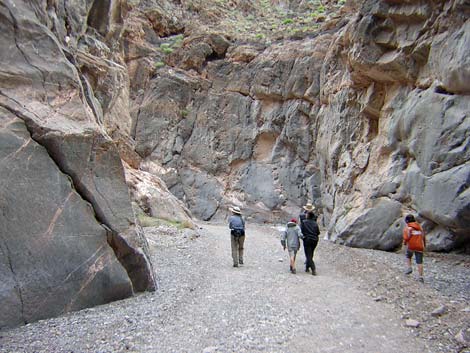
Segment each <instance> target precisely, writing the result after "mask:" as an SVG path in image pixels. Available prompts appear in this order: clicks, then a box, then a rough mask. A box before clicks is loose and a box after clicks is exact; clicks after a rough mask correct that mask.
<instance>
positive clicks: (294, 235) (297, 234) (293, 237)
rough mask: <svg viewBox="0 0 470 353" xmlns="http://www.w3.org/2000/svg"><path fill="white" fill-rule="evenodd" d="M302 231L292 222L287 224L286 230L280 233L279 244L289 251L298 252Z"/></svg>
mask: <svg viewBox="0 0 470 353" xmlns="http://www.w3.org/2000/svg"><path fill="white" fill-rule="evenodd" d="M300 238H302V231H301V230H300V227H299V226H297V224H296V223H294V222H289V223H287V227H286V229H285V230H284V231H283V232H282V233H281V244H282V245H283V246H284V245H285V246H287V248H288V249H289V250H299V248H300Z"/></svg>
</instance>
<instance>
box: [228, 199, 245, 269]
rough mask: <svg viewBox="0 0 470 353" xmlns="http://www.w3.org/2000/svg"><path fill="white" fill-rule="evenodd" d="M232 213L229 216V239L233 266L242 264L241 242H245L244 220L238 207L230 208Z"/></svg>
mask: <svg viewBox="0 0 470 353" xmlns="http://www.w3.org/2000/svg"><path fill="white" fill-rule="evenodd" d="M230 211H231V212H232V215H231V216H230V218H229V223H228V227H229V228H230V239H231V245H232V259H233V267H238V265H239V264H240V265H243V244H244V243H245V221H244V220H243V217H242V213H241V211H240V208H239V207H233V208H231V209H230Z"/></svg>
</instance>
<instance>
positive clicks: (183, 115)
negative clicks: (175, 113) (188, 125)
mask: <svg viewBox="0 0 470 353" xmlns="http://www.w3.org/2000/svg"><path fill="white" fill-rule="evenodd" d="M188 114H189V110H188V109H183V110H181V116H182V117H183V118H186V117H187V116H188Z"/></svg>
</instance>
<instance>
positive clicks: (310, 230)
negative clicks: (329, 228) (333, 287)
mask: <svg viewBox="0 0 470 353" xmlns="http://www.w3.org/2000/svg"><path fill="white" fill-rule="evenodd" d="M300 229H301V231H302V234H303V239H302V240H303V243H304V252H305V258H306V262H305V272H308V271H309V269H311V270H312V275H316V274H317V272H316V268H315V262H314V261H313V255H314V253H315V248H316V247H317V244H318V236H319V235H320V229H319V228H318V224H317V222H316V216H315V214H314V213H313V208H312V212H307V214H306V218H305V219H304V220H303V221H301V222H300Z"/></svg>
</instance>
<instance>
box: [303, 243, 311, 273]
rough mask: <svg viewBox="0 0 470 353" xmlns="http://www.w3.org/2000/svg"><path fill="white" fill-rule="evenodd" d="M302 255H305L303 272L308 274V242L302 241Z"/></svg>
mask: <svg viewBox="0 0 470 353" xmlns="http://www.w3.org/2000/svg"><path fill="white" fill-rule="evenodd" d="M304 253H305V272H308V269H309V268H310V263H309V262H308V253H309V250H308V242H307V241H306V240H304Z"/></svg>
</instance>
